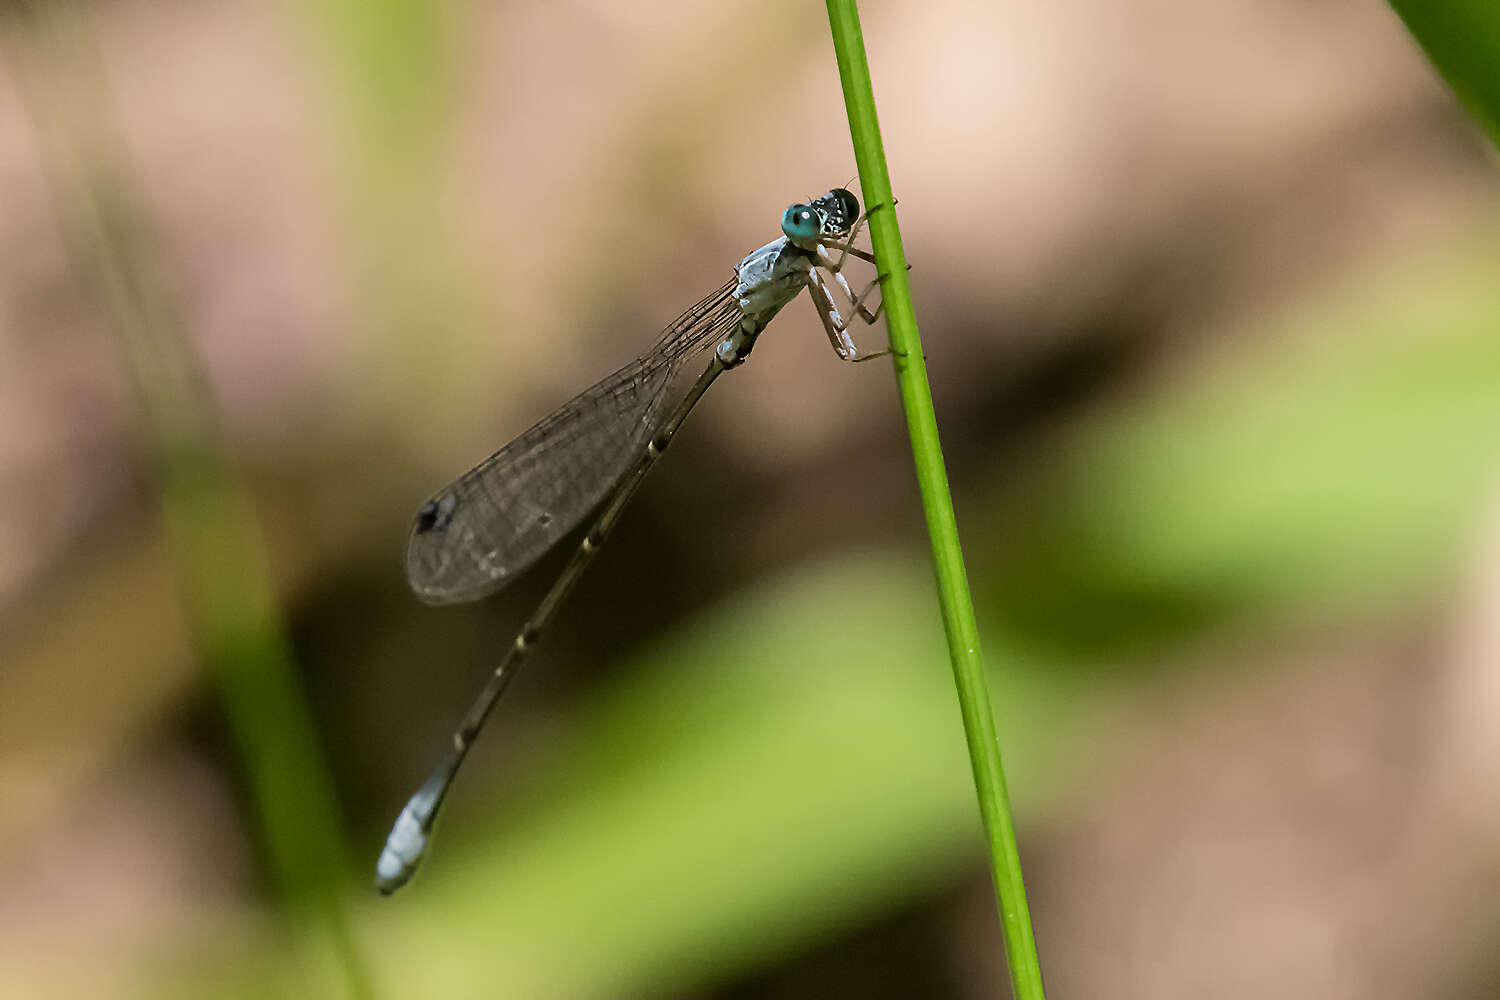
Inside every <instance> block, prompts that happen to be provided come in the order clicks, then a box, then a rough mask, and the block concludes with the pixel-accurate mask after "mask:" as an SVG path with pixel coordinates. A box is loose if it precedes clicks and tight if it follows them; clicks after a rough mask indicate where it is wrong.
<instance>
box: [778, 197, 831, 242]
mask: <svg viewBox="0 0 1500 1000" xmlns="http://www.w3.org/2000/svg"><path fill="white" fill-rule="evenodd" d="M781 231H782V232H783V233H786V237H787V239H789V240H815V239H817V238H818V237H819V236H821V235H822V234H823V220H822V219H820V218H819V217H818V213H817V212H814V211H813V208H812V206H811V205H793V206H791V207H790V208H788V209H787V210H786V211H785V212H784V213H782V216H781Z"/></svg>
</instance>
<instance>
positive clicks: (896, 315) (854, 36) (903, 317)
mask: <svg viewBox="0 0 1500 1000" xmlns="http://www.w3.org/2000/svg"><path fill="white" fill-rule="evenodd" d="M828 22H829V26H830V27H831V29H832V31H833V47H834V51H835V53H836V54H837V56H838V64H839V79H840V80H841V81H842V82H843V87H844V103H845V105H846V106H847V108H848V113H849V132H850V135H851V137H852V139H853V142H854V158H855V162H856V163H857V164H858V165H859V182H860V187H861V189H862V191H863V193H864V196H865V205H866V211H867V212H868V213H869V225H870V241H871V243H872V244H873V245H874V247H875V257H876V259H877V260H878V261H879V265H878V266H879V267H880V277H881V296H882V298H883V299H884V302H885V317H886V324H887V326H888V328H889V330H890V341H891V353H892V356H893V358H894V360H895V368H896V380H897V382H898V384H899V385H900V388H901V401H902V404H903V405H904V407H905V409H906V422H907V426H908V428H909V429H910V434H911V446H912V458H913V459H914V460H915V462H916V471H917V483H918V485H919V486H920V488H921V492H922V509H923V511H924V513H925V514H926V518H927V530H928V534H929V535H930V537H931V539H932V559H933V566H934V570H935V572H936V575H937V589H938V604H939V607H940V609H941V611H942V616H943V629H944V631H945V633H946V634H947V637H948V655H949V658H950V659H951V660H952V663H953V680H954V683H955V685H956V686H957V688H958V701H959V706H960V709H961V710H962V713H963V720H964V735H965V737H966V739H967V740H968V744H969V760H970V762H971V763H972V765H973V769H974V788H975V791H976V792H977V793H978V795H979V811H980V813H981V814H982V816H983V817H984V828H985V833H986V835H987V837H988V840H989V846H990V866H991V870H992V872H993V874H994V880H995V895H996V898H997V899H998V901H999V905H1000V923H1001V926H1002V928H1003V931H1004V935H1005V951H1006V958H1007V960H1008V962H1009V965H1010V979H1011V989H1012V991H1013V993H1014V994H1015V996H1016V997H1017V998H1021V1000H1033V998H1036V1000H1040V998H1041V997H1042V996H1043V992H1042V973H1041V966H1040V964H1039V962H1038V961H1037V954H1036V941H1035V938H1034V937H1033V935H1032V930H1031V913H1030V911H1029V910H1028V909H1027V906H1026V887H1025V885H1024V883H1023V882H1022V879H1021V858H1020V852H1019V851H1018V850H1017V849H1016V831H1015V824H1014V821H1013V820H1012V818H1011V812H1010V795H1009V793H1008V792H1007V791H1006V787H1005V771H1004V769H1003V768H1002V767H1001V763H1000V744H999V740H998V739H997V737H996V734H995V720H994V716H993V713H992V712H991V709H990V697H989V688H988V685H987V684H986V681H985V674H984V661H983V658H982V656H981V655H980V651H979V627H978V625H977V624H976V622H975V620H974V603H973V601H972V600H971V598H970V596H969V581H968V576H967V574H966V573H965V571H964V558H963V551H962V549H960V547H959V544H958V524H957V522H956V521H955V519H954V516H953V498H952V496H951V494H950V493H949V490H948V476H947V472H946V471H945V469H944V467H943V451H942V445H941V443H940V442H939V440H938V431H937V418H936V416H935V415H934V413H933V409H932V389H931V387H930V386H929V385H928V383H927V365H926V362H925V361H924V360H923V355H922V342H921V338H920V336H919V335H918V333H917V318H916V313H915V312H914V311H913V308H912V300H911V283H910V281H909V280H908V277H907V269H906V251H905V250H904V249H903V247H902V245H901V230H900V227H899V226H898V224H897V221H896V212H895V199H894V197H893V196H892V194H891V178H890V173H889V171H888V170H887V168H886V163H885V148H884V146H883V145H882V143H881V140H880V125H879V122H878V121H877V120H876V117H875V96H874V92H873V90H872V89H871V85H870V67H869V64H868V63H867V62H866V59H865V43H864V37H863V35H862V33H861V31H860V26H859V11H858V9H857V8H856V6H855V4H854V2H853V0H828Z"/></svg>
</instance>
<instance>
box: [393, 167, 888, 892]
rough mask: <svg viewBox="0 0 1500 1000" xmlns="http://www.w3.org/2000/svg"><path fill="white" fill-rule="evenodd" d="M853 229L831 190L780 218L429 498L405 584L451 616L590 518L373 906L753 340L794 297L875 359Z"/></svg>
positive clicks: (867, 257)
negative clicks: (700, 360)
mask: <svg viewBox="0 0 1500 1000" xmlns="http://www.w3.org/2000/svg"><path fill="white" fill-rule="evenodd" d="M864 219H865V216H863V215H861V214H860V210H859V200H858V199H857V198H855V197H854V195H853V194H851V193H850V192H849V191H846V190H845V189H843V188H834V189H833V190H832V191H829V192H828V193H827V194H825V195H823V196H822V197H821V198H817V199H814V200H813V201H811V202H809V203H806V204H797V205H792V206H791V207H790V208H788V209H787V210H786V212H785V213H784V214H783V215H782V217H781V231H782V234H783V235H782V236H780V237H779V238H777V239H775V240H772V241H771V242H770V243H767V244H766V245H765V246H763V247H761V248H760V249H759V250H756V251H755V252H754V253H752V254H750V255H749V256H748V257H746V258H745V259H744V260H742V261H741V262H740V265H739V267H737V268H736V269H735V273H734V276H733V277H731V278H730V279H729V280H728V281H727V282H725V283H724V284H723V285H722V286H720V287H719V288H717V289H715V290H714V291H713V292H710V293H709V294H708V295H707V296H705V297H704V298H703V299H702V300H700V301H699V302H698V303H697V304H696V305H694V306H693V307H692V308H691V309H689V310H688V311H687V312H685V313H683V314H682V315H681V316H679V317H677V319H676V320H675V321H674V322H673V323H672V324H671V325H670V326H668V327H667V328H666V330H665V331H663V333H662V336H661V339H660V340H659V341H658V342H657V344H656V346H655V347H653V348H652V349H651V350H650V351H648V352H646V353H645V354H643V355H641V356H640V357H639V358H637V359H636V360H635V361H632V362H631V363H630V364H628V365H626V366H625V367H624V368H621V369H620V370H619V371H617V372H615V373H614V374H613V375H610V376H609V377H608V378H605V379H604V380H603V381H601V382H599V383H597V384H595V385H594V386H592V387H590V388H589V389H586V390H585V391H584V392H582V393H580V394H579V395H578V396H577V397H575V398H574V399H573V400H572V401H570V402H568V403H567V404H565V405H564V406H562V407H561V408H560V409H558V410H557V411H556V412H554V413H552V414H551V415H550V416H548V417H545V418H544V419H543V420H542V421H541V422H540V423H538V424H537V425H536V426H534V427H532V428H531V429H530V430H528V431H526V433H524V434H522V435H521V436H520V437H518V438H516V439H515V440H514V441H512V442H511V443H510V444H508V445H506V446H505V447H504V448H501V449H500V450H499V451H497V452H495V454H493V455H491V456H490V457H489V458H487V459H485V460H484V461H483V462H481V463H480V464H479V465H478V466H476V467H475V468H473V469H472V470H470V471H469V472H467V473H465V474H464V475H463V476H462V477H460V478H459V479H457V480H455V481H454V482H453V483H451V484H450V485H448V486H446V487H444V488H443V489H442V490H439V491H438V493H437V494H436V495H435V496H433V498H432V499H431V500H428V501H427V503H426V504H424V505H423V506H422V509H421V510H420V511H418V512H417V516H416V520H415V523H413V525H412V529H411V535H410V537H409V538H408V540H407V547H406V578H407V581H408V582H409V583H410V584H411V587H412V589H413V590H414V591H416V593H417V596H418V597H420V598H421V599H422V600H424V601H426V602H428V603H430V604H450V603H455V602H458V601H472V600H476V599H478V598H480V597H483V596H485V595H486V594H489V593H492V592H493V591H495V590H497V589H499V588H500V587H502V586H504V585H505V584H506V583H508V582H509V581H510V580H511V579H512V578H514V577H515V576H516V575H518V574H519V573H521V572H522V571H523V570H525V569H527V568H528V567H530V566H531V565H532V564H533V563H535V562H536V561H537V560H538V559H540V558H541V557H542V555H543V554H544V553H546V551H547V550H548V549H550V548H552V546H553V545H555V544H556V543H557V541H558V540H559V539H560V538H562V536H564V535H566V534H567V533H568V532H570V531H572V530H573V529H574V528H575V527H577V526H578V525H579V524H580V523H582V521H583V519H584V518H585V517H587V516H588V514H589V513H590V512H591V511H593V510H595V509H598V510H599V513H598V515H597V516H596V517H595V519H594V522H593V524H592V525H591V526H590V527H589V529H588V533H587V534H585V535H584V536H583V541H582V543H580V545H579V547H578V550H577V551H576V552H575V553H574V554H573V558H572V560H571V561H570V562H569V563H568V565H567V566H566V567H565V568H564V569H563V571H562V573H561V574H560V575H559V576H558V578H557V581H556V582H555V583H554V584H553V585H552V589H551V590H549V591H548V592H547V595H546V596H545V597H543V598H542V601H541V603H540V604H539V605H537V608H536V610H535V611H533V612H532V615H531V617H530V618H529V619H528V620H527V622H526V624H525V625H523V626H522V627H521V631H520V632H519V633H518V634H517V635H516V638H515V641H514V642H512V643H511V646H510V648H509V649H508V650H507V651H506V653H505V656H504V657H503V659H502V660H501V662H500V665H499V666H497V667H496V668H495V670H494V673H492V674H491V675H490V678H489V681H488V682H487V683H486V684H485V686H484V689H483V690H482V691H481V692H480V693H479V696H478V697H477V698H476V699H475V701H474V704H473V706H472V707H471V708H470V709H469V713H468V715H466V716H465V717H464V720H463V723H462V724H461V725H460V726H459V728H458V730H457V731H456V732H455V733H454V734H453V742H452V745H451V746H450V747H449V748H448V752H447V753H446V754H445V755H444V757H443V759H442V760H441V761H440V762H439V763H438V766H437V768H436V769H435V770H434V771H433V772H432V775H431V777H429V778H428V779H427V781H426V782H425V783H424V784H423V785H422V787H421V788H420V789H418V790H417V792H416V794H415V795H413V796H412V797H411V799H410V800H408V801H407V803H406V807H405V808H404V809H402V810H401V815H400V816H398V817H397V818H396V824H395V826H394V828H393V829H392V830H391V834H390V837H389V838H387V840H386V843H385V849H384V850H382V851H381V853H380V861H379V862H378V864H377V865H376V876H375V884H376V886H377V888H379V889H380V891H381V892H382V893H385V894H390V893H392V892H395V891H396V890H397V889H399V888H400V887H401V886H403V885H405V884H406V882H407V880H408V879H410V878H411V876H412V873H413V872H414V871H415V870H416V868H417V865H418V864H419V863H420V862H421V860H422V854H423V851H424V850H425V849H426V846H427V841H428V838H429V835H430V834H431V832H432V826H433V821H434V820H435V819H436V817H437V812H438V807H439V806H441V805H442V802H443V799H444V797H445V796H446V795H447V794H448V789H449V787H451V785H452V783H453V777H454V775H455V774H457V772H458V768H459V765H460V764H462V763H463V759H464V757H465V756H466V755H467V754H468V752H469V748H470V747H471V746H472V745H473V743H474V738H475V737H476V736H477V735H478V733H479V730H480V728H481V727H482V726H483V725H484V721H485V719H486V718H487V717H488V716H489V714H490V710H491V709H493V708H494V707H495V702H496V701H498V700H499V698H500V695H501V694H502V693H504V691H505V687H506V685H507V684H509V683H510V680H511V678H512V677H513V676H514V675H515V672H516V667H517V666H518V665H519V663H520V661H521V660H522V659H523V658H524V657H525V656H526V654H527V653H528V652H530V651H531V648H532V647H533V646H534V645H535V644H536V642H537V640H538V639H539V638H540V637H541V633H542V630H543V629H545V628H546V627H547V625H548V624H549V623H550V622H551V621H552V618H553V616H554V615H555V614H556V613H557V609H558V607H559V606H560V605H561V604H562V602H563V599H564V598H565V597H567V595H568V592H569V591H570V590H572V589H573V585H574V584H575V583H576V582H577V581H578V578H579V576H580V575H581V574H582V573H583V570H584V568H585V567H586V566H587V565H588V563H589V561H590V560H591V559H592V558H593V557H594V554H595V553H596V552H598V551H599V547H600V546H601V545H603V544H604V540H605V539H606V538H607V537H608V536H609V533H610V530H611V529H613V528H614V526H615V522H616V521H618V520H619V517H620V513H621V512H622V511H623V510H624V509H625V505H626V504H627V503H628V502H629V501H630V498H631V497H632V496H634V495H635V492H636V490H637V489H639V488H640V485H641V482H642V481H643V480H644V479H645V476H646V473H647V472H648V471H649V470H650V468H651V466H652V464H653V463H655V461H656V460H657V459H658V458H660V457H661V454H662V452H663V451H665V450H666V448H667V445H668V444H670V443H671V441H672V437H673V435H674V434H676V433H677V429H678V428H679V427H680V426H681V425H682V422H683V420H685V419H686V418H687V415H688V413H689V411H691V410H692V408H693V406H694V405H695V404H696V403H697V402H698V400H699V399H700V398H701V397H702V396H703V393H704V392H706V391H707V390H708V387H709V386H710V385H711V384H713V381H714V379H716V378H718V377H719V375H721V374H722V373H723V372H725V371H727V370H728V369H730V368H735V367H737V366H738V365H740V364H742V363H743V362H744V360H745V359H746V358H747V357H749V356H750V350H751V348H753V347H754V346H755V340H756V338H757V337H759V336H760V334H761V331H763V330H764V329H765V328H766V325H767V324H768V323H770V322H771V319H772V318H773V317H774V316H775V315H776V314H777V313H778V312H780V311H781V309H782V307H783V306H785V305H786V304H787V303H788V302H790V301H792V299H794V298H796V297H797V295H798V294H800V293H801V291H802V289H803V288H806V289H807V290H808V292H809V294H810V295H811V297H812V300H813V304H814V306H815V307H816V308H817V312H818V317H819V319H821V320H822V322H823V328H824V330H825V331H827V333H828V340H829V342H830V343H831V344H832V345H833V349H834V351H836V352H837V353H838V356H839V357H840V358H842V359H844V360H845V361H866V360H869V359H870V358H873V357H880V356H881V353H884V352H881V353H877V354H869V355H861V354H859V351H858V348H856V346H855V344H854V340H853V338H851V337H850V336H849V326H850V324H851V323H852V322H853V321H854V319H855V318H856V317H858V318H859V319H862V320H864V321H865V322H867V323H873V322H874V321H875V319H876V317H877V316H878V315H879V313H880V307H879V306H877V307H876V308H875V309H874V310H873V311H872V310H870V309H869V308H868V307H867V306H866V305H865V299H866V297H868V296H869V294H870V293H871V291H873V290H874V289H875V288H876V287H877V286H878V285H879V283H880V281H879V278H878V277H877V278H875V279H874V280H872V281H871V282H870V283H869V285H868V286H867V287H866V288H865V289H864V290H862V291H861V292H860V293H859V294H858V295H856V294H854V291H853V289H851V288H850V286H849V282H848V281H847V280H846V279H845V277H844V275H843V273H842V272H843V267H844V264H845V262H846V261H847V260H848V258H849V257H856V258H859V259H860V260H864V261H867V262H869V263H872V264H873V263H874V262H875V258H874V257H873V256H872V255H871V254H869V253H866V252H865V251H863V250H859V249H857V248H855V247H854V246H853V243H854V239H855V237H856V236H858V234H859V230H860V227H861V226H862V224H863V223H864ZM835 251H836V252H837V255H836V256H835ZM825 273H826V275H827V277H825V276H824V275H825ZM830 279H831V280H832V283H833V284H836V285H837V286H838V287H839V289H840V291H841V293H842V294H843V295H844V296H845V297H846V298H847V299H848V302H849V305H848V311H849V316H848V319H845V318H844V315H843V314H842V313H841V312H840V311H839V308H838V306H837V305H836V304H835V302H834V298H833V293H832V290H831V288H830V284H829V282H830ZM708 349H711V354H710V356H709V360H708V365H707V367H706V368H704V370H703V374H701V375H699V376H698V379H697V381H696V382H694V383H693V384H692V386H691V388H689V389H688V390H687V392H686V394H685V395H683V396H682V397H681V399H680V400H679V401H678V402H677V404H676V406H675V407H670V408H669V406H668V402H669V398H670V397H671V395H672V394H671V392H670V391H669V390H670V389H671V388H672V386H673V385H674V383H675V382H676V381H677V377H678V376H679V375H681V374H682V372H683V371H684V370H685V369H687V368H688V366H689V365H690V363H691V362H692V361H693V359H694V358H697V357H699V356H700V355H701V353H702V352H703V351H705V350H708Z"/></svg>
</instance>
